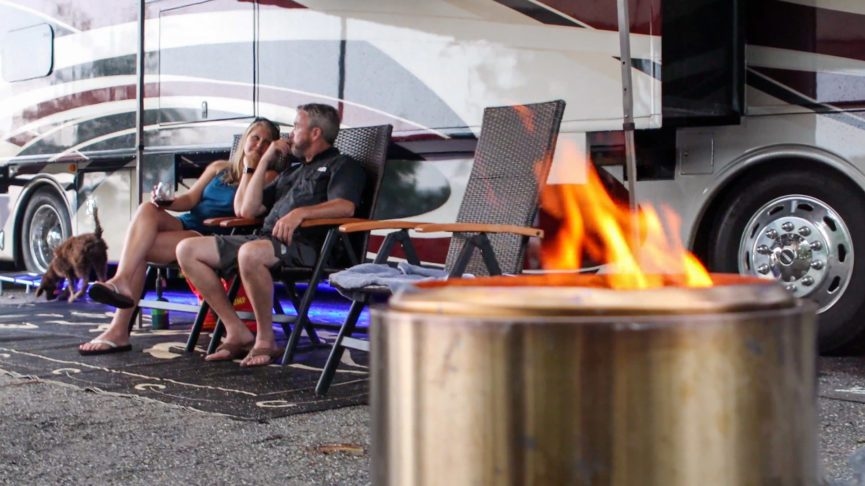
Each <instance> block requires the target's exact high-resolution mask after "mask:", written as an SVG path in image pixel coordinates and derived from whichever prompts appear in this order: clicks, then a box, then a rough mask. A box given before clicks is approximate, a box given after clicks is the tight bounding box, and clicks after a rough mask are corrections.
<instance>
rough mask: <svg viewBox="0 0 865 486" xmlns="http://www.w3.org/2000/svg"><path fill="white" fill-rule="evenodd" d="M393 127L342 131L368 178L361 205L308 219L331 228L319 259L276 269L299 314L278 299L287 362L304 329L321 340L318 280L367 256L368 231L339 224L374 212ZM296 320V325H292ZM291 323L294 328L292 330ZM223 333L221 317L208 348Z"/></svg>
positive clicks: (341, 141) (339, 142) (341, 142)
mask: <svg viewBox="0 0 865 486" xmlns="http://www.w3.org/2000/svg"><path fill="white" fill-rule="evenodd" d="M392 130H393V127H392V126H391V125H379V126H371V127H356V128H346V129H342V130H340V131H339V135H338V136H337V139H336V142H335V143H334V145H335V146H336V147H337V148H338V149H339V150H340V152H342V153H343V154H347V155H350V156H352V157H353V158H354V159H355V160H357V161H359V162H360V163H361V165H362V166H363V168H364V170H365V172H366V176H367V181H366V185H365V187H364V192H363V196H362V198H361V204H360V206H359V207H358V208H357V210H356V211H355V216H354V217H353V218H336V219H319V220H307V221H304V222H303V223H302V225H301V226H302V227H313V226H315V227H326V228H328V231H327V235H326V237H325V240H324V243H323V244H322V248H321V251H320V252H319V255H318V259H317V261H316V263H315V265H314V266H313V267H312V268H309V267H287V266H283V267H280V268H277V269H275V270H274V272H273V273H274V279H276V280H280V281H282V282H283V284H284V285H285V288H286V291H287V292H288V294H289V298H290V300H291V303H292V305H293V307H294V308H295V315H293V316H292V315H285V313H284V312H282V308H281V306H279V305H278V304H279V299H277V298H274V308H275V309H274V310H275V312H276V313H275V315H274V319H273V320H274V323H279V324H281V325H282V327H283V330H284V331H285V333H286V335H288V336H289V338H288V344H287V345H286V350H285V353H284V355H283V363H284V364H285V363H287V362H288V360H289V359H290V358H289V357H290V355H291V354H292V353H293V352H294V350H295V348H296V347H297V344H298V342H299V340H300V336H301V331H302V330H306V333H307V336H308V337H309V339H310V341H312V342H313V343H320V339H319V338H318V336H317V334H316V332H315V328H314V326H313V323H312V322H311V321H310V319H309V309H310V307H311V305H312V302H313V300H314V299H315V295H316V292H317V290H318V284H319V283H320V282H321V281H322V279H323V277H325V276H327V275H329V274H330V273H332V272H333V271H336V270H341V269H343V268H346V267H347V266H351V265H354V264H357V263H359V262H360V261H362V259H363V258H364V256H365V255H366V245H367V239H368V235H367V234H360V233H358V234H356V235H348V234H345V233H341V232H340V231H339V229H338V228H339V226H340V225H341V224H345V223H347V222H354V221H363V220H364V219H366V218H369V216H370V215H371V214H372V212H373V210H374V208H375V204H376V201H377V196H378V190H379V187H380V186H381V181H382V177H383V176H384V165H385V161H386V160H387V150H388V146H389V145H390V135H391V131H392ZM221 224H223V225H234V224H239V223H238V221H237V220H232V221H223V222H222V223H221ZM299 282H306V284H307V285H306V289H305V290H304V292H303V293H302V294H301V293H299V292H298V289H297V286H296V284H297V283H299ZM240 285H241V282H240V278H239V277H236V276H235V277H234V278H233V279H232V284H231V286H230V287H229V291H228V298H229V300H233V299H234V297H235V296H236V295H237V292H238V290H239V288H240ZM289 324H291V326H288V325H289ZM289 327H290V329H289ZM200 328H201V325H200V323H198V322H196V323H195V325H193V329H192V331H191V333H190V338H189V342H188V344H187V349H189V346H190V343H191V345H192V346H194V344H195V342H196V341H197V339H198V334H199V332H200ZM223 332H224V326H223V325H222V323H221V322H217V325H216V328H215V329H214V331H213V334H212V337H211V341H210V345H209V346H208V353H211V352H213V351H215V349H216V347H217V345H218V344H219V340H220V339H221V337H222V334H223Z"/></svg>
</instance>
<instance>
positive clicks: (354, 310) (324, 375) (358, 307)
mask: <svg viewBox="0 0 865 486" xmlns="http://www.w3.org/2000/svg"><path fill="white" fill-rule="evenodd" d="M368 302H369V298H364V299H362V300H355V301H352V303H351V308H349V310H348V315H347V316H346V317H345V321H344V322H343V324H342V326H340V328H339V334H337V336H336V341H334V343H333V347H332V348H330V355H328V357H327V363H325V365H324V369H322V370H321V376H319V378H318V383H317V384H316V385H315V393H316V394H317V395H320V396H324V395H326V394H327V390H328V389H330V383H331V382H332V381H333V377H334V375H336V368H337V367H338V366H339V363H340V361H342V353H343V352H345V346H343V345H342V339H343V338H344V337H346V336H351V335H352V333H353V332H354V329H355V327H356V326H357V321H358V319H359V318H360V313H361V311H362V310H363V308H364V307H366V305H367V303H368Z"/></svg>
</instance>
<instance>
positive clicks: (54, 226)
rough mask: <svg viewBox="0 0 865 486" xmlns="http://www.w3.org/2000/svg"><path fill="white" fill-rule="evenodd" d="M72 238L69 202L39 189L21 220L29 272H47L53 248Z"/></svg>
mask: <svg viewBox="0 0 865 486" xmlns="http://www.w3.org/2000/svg"><path fill="white" fill-rule="evenodd" d="M71 235H72V224H71V222H70V219H69V211H67V209H66V202H65V201H63V199H62V198H61V197H60V196H59V195H58V194H57V193H56V192H54V191H52V190H50V189H39V190H37V191H36V192H34V193H33V195H32V196H31V197H30V199H29V200H28V201H27V208H26V209H25V210H24V217H23V219H22V220H21V232H20V233H19V235H18V236H19V243H20V248H21V259H22V261H23V262H24V267H25V268H26V269H27V271H28V272H35V273H45V270H47V269H48V265H49V264H50V263H51V258H52V257H53V255H54V248H55V247H56V246H57V245H59V244H60V243H62V242H63V241H65V240H66V239H67V238H69V236H71Z"/></svg>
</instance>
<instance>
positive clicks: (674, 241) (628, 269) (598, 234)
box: [541, 163, 712, 289]
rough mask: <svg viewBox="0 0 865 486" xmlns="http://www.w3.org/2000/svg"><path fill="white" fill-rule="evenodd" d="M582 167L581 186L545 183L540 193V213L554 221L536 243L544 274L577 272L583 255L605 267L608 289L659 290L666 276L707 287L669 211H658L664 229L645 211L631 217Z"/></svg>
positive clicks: (648, 209) (667, 279)
mask: <svg viewBox="0 0 865 486" xmlns="http://www.w3.org/2000/svg"><path fill="white" fill-rule="evenodd" d="M585 165H586V167H587V180H586V182H585V183H584V184H555V185H554V184H549V185H546V186H545V187H544V190H543V191H542V193H541V205H542V206H543V207H544V210H545V211H546V212H547V213H548V214H550V215H551V216H552V217H554V218H555V219H557V220H558V222H559V227H558V228H557V230H556V231H555V232H554V234H553V235H549V236H548V237H547V238H544V239H543V240H542V242H541V265H542V267H543V268H544V269H545V270H573V269H578V268H581V264H582V257H583V255H586V256H588V257H589V258H590V259H591V260H592V261H593V262H596V263H599V264H608V265H609V268H610V270H611V271H610V273H609V274H607V275H605V276H606V279H607V283H608V284H609V285H610V287H612V288H617V289H639V288H654V287H662V286H664V285H666V284H668V283H670V281H671V277H670V276H671V275H674V276H676V278H675V279H674V280H675V281H676V282H677V283H679V284H680V285H684V286H688V287H709V286H712V279H711V277H710V276H709V273H708V272H707V271H706V269H705V268H704V267H703V265H702V264H701V263H700V262H699V260H697V258H696V257H695V256H694V255H693V254H691V253H690V252H688V251H687V250H686V249H685V248H684V246H683V245H682V243H681V242H680V241H679V239H678V235H679V224H680V221H679V219H678V217H677V216H676V215H675V213H674V212H673V211H671V210H669V209H667V208H662V211H661V212H662V215H663V220H664V221H666V222H667V223H668V225H667V227H665V226H664V224H663V222H662V218H661V217H660V216H659V215H658V213H657V212H656V211H655V210H654V209H653V208H652V207H650V206H647V207H641V208H639V210H638V211H637V213H636V214H632V213H631V210H630V208H629V207H628V206H627V204H622V203H617V202H616V201H614V200H613V198H612V197H610V195H609V194H608V193H607V191H606V190H605V188H604V185H603V183H602V182H601V179H600V177H599V176H598V174H597V172H595V170H594V166H593V165H592V164H591V163H586V164H585ZM633 240H637V241H636V242H634V241H633ZM635 243H636V244H635Z"/></svg>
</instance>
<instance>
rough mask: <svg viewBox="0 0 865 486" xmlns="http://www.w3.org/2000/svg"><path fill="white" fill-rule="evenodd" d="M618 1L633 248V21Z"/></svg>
mask: <svg viewBox="0 0 865 486" xmlns="http://www.w3.org/2000/svg"><path fill="white" fill-rule="evenodd" d="M617 1H618V13H619V48H620V51H621V60H622V111H623V115H624V122H623V124H622V128H623V129H624V132H625V175H626V177H627V179H628V201H629V203H630V208H631V214H632V215H633V216H634V221H633V223H634V224H633V225H632V227H633V228H632V235H631V237H632V238H633V239H632V249H635V248H636V245H637V242H638V241H639V234H640V229H639V227H638V224H637V223H638V221H637V218H636V214H637V187H636V186H637V160H636V154H635V151H634V93H633V90H632V87H631V21H630V18H629V16H628V0H617Z"/></svg>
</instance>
